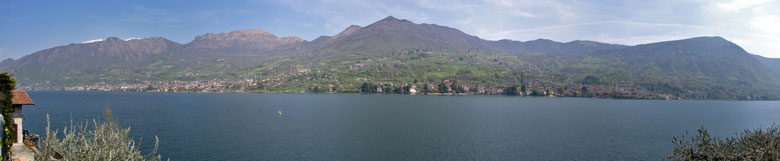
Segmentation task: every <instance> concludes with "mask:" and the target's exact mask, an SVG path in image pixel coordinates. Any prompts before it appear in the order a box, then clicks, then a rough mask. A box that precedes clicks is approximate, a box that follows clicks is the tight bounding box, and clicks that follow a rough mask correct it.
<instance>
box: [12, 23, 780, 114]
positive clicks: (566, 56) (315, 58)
mask: <svg viewBox="0 0 780 161" xmlns="http://www.w3.org/2000/svg"><path fill="white" fill-rule="evenodd" d="M0 68H2V69H8V70H10V71H12V73H13V75H14V77H16V79H17V82H18V86H19V87H21V88H24V89H32V90H63V89H67V88H69V87H77V86H95V85H104V86H109V85H116V84H145V85H148V86H149V87H150V88H155V86H162V85H163V84H170V83H166V82H172V81H209V80H212V81H214V80H220V81H222V82H223V83H221V84H222V85H225V87H223V88H226V89H240V90H244V91H261V92H262V91H266V92H268V91H270V92H275V91H314V89H315V88H316V89H317V91H319V90H320V89H327V91H336V92H349V91H353V92H354V91H360V90H361V89H360V88H361V87H360V85H361V84H363V83H366V82H370V83H374V84H379V85H383V86H387V85H388V84H390V86H398V85H397V84H414V85H416V86H417V87H418V88H421V87H428V86H429V85H432V84H433V85H435V84H441V83H442V82H445V83H446V84H450V85H452V84H462V85H468V87H471V88H472V89H476V88H497V89H501V88H506V87H511V86H521V85H522V86H529V88H531V87H533V89H539V90H546V89H556V88H559V87H560V88H564V89H566V90H568V89H569V88H572V89H575V88H576V89H578V91H573V92H574V93H576V92H583V91H582V90H579V89H581V88H582V87H591V89H592V90H591V91H594V90H596V89H599V90H601V92H609V91H613V93H615V92H626V93H634V94H639V93H642V92H647V93H650V95H652V94H656V95H653V96H661V95H663V96H671V97H675V98H685V99H778V98H780V83H779V82H780V59H776V58H765V57H761V56H757V55H753V54H750V53H748V52H746V51H745V50H743V49H742V48H741V47H740V46H738V45H736V44H734V43H732V42H730V41H728V40H726V39H724V38H721V37H695V38H689V39H683V40H674V41H664V42H657V43H649V44H641V45H633V46H630V45H619V44H609V43H601V42H596V41H586V40H577V41H571V42H556V41H552V40H546V39H537V40H532V41H514V40H499V41H490V40H484V39H481V38H479V37H476V36H472V35H469V34H466V33H464V32H462V31H460V30H458V29H455V28H450V27H446V26H440V25H436V24H424V23H423V24H417V23H414V22H411V21H409V20H404V19H397V18H394V17H392V16H390V17H387V18H384V19H382V20H379V21H377V22H374V23H372V24H370V25H367V26H365V27H361V26H357V25H352V26H349V27H347V28H346V29H345V30H344V31H342V32H340V33H338V34H336V35H333V36H321V37H318V38H316V39H314V40H312V41H306V40H303V39H301V38H298V37H277V36H275V35H273V34H271V33H268V32H264V31H260V30H254V29H245V30H238V31H231V32H228V33H215V34H214V33H208V34H204V35H199V36H196V37H195V38H194V40H192V41H191V42H189V43H186V44H180V43H177V42H173V41H170V40H167V39H165V38H162V37H151V38H143V39H129V40H122V39H119V38H116V37H109V38H106V39H103V40H100V41H92V42H85V43H73V44H69V45H64V46H57V47H53V48H49V49H45V50H41V51H38V52H35V53H32V54H30V55H26V56H23V57H21V58H19V59H18V60H13V59H6V60H3V61H1V62H0ZM239 80H244V81H243V82H241V81H239ZM247 80H251V81H247ZM155 82H156V83H155ZM453 82H457V83H453ZM448 89H454V86H453V88H450V87H448ZM529 91H530V90H529ZM591 95H593V93H591Z"/></svg>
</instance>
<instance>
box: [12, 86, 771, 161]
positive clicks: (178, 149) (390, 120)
mask: <svg viewBox="0 0 780 161" xmlns="http://www.w3.org/2000/svg"><path fill="white" fill-rule="evenodd" d="M29 95H30V96H31V97H32V99H33V100H34V101H35V103H36V104H37V107H25V109H24V117H25V122H24V125H25V128H26V129H29V130H30V131H32V132H33V133H38V134H44V128H45V123H46V114H47V113H48V114H49V115H50V117H51V119H52V127H53V128H59V129H62V127H64V126H65V125H67V124H69V120H70V119H71V118H72V119H73V120H76V121H79V120H87V119H92V118H97V117H103V114H102V111H103V110H104V109H105V104H106V101H109V102H110V106H111V109H112V110H113V114H114V118H116V119H118V120H119V121H120V123H121V124H122V125H124V126H131V127H132V135H133V136H134V137H135V138H136V139H139V138H143V140H144V143H143V147H142V148H144V149H146V150H148V149H150V147H151V145H152V143H153V140H154V136H158V137H159V138H160V149H159V154H161V155H163V157H167V158H171V159H172V160H195V161H197V160H662V159H664V157H665V156H667V155H668V154H669V153H670V152H671V149H672V146H673V144H672V143H671V140H672V137H673V136H680V135H681V134H683V132H684V131H686V130H688V131H691V132H695V130H696V129H698V128H700V127H702V126H704V127H706V128H707V129H708V130H710V132H711V133H712V134H714V135H715V136H731V135H733V134H734V133H736V132H740V131H742V130H744V129H748V128H759V127H767V126H770V125H772V124H773V123H780V102H777V101H755V102H754V101H650V100H603V99H586V98H533V97H502V96H466V97H463V96H409V95H361V94H188V93H119V92H29ZM279 110H281V111H282V112H283V115H281V116H280V115H278V113H277V112H278V111H279Z"/></svg>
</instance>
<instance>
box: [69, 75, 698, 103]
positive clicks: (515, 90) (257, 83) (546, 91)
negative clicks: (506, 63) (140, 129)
mask: <svg viewBox="0 0 780 161" xmlns="http://www.w3.org/2000/svg"><path fill="white" fill-rule="evenodd" d="M360 80H362V81H366V82H365V83H363V84H362V85H361V86H359V88H357V89H344V88H339V87H340V86H342V85H333V84H328V85H324V87H322V88H319V87H313V88H310V89H307V90H277V89H274V88H273V87H275V86H282V85H283V84H280V83H279V82H278V80H271V79H263V80H255V79H241V80H218V79H212V80H204V81H178V80H174V81H155V82H151V81H144V82H143V83H134V84H131V83H121V84H108V83H105V82H101V83H97V84H94V85H88V86H73V87H66V88H64V90H65V91H138V92H197V93H232V92H237V93H250V92H252V93H398V94H424V95H517V96H547V97H591V98H616V99H665V100H668V99H685V98H683V97H677V96H674V95H670V94H658V93H653V92H651V91H648V90H644V89H635V88H621V87H619V86H617V87H616V86H613V87H609V86H603V85H582V84H561V83H549V82H540V81H533V82H531V83H528V87H525V86H523V85H521V86H510V87H501V86H490V85H476V84H475V85H470V84H460V83H457V82H456V81H450V80H442V81H435V82H430V83H420V82H418V83H413V82H408V83H396V82H382V81H377V82H371V83H369V81H368V80H367V79H365V78H363V79H360Z"/></svg>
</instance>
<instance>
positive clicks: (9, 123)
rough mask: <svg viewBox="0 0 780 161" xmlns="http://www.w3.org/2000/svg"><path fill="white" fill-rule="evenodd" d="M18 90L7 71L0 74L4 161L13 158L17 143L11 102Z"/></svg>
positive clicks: (0, 110)
mask: <svg viewBox="0 0 780 161" xmlns="http://www.w3.org/2000/svg"><path fill="white" fill-rule="evenodd" d="M15 88H16V80H14V78H13V77H11V74H10V73H8V71H7V70H6V71H5V72H3V73H2V74H0V94H1V96H0V100H1V101H2V104H1V105H0V112H2V115H3V140H2V149H3V151H2V155H3V160H7V159H9V156H11V155H10V154H11V151H12V149H11V147H12V145H13V143H14V142H16V135H15V134H14V133H16V126H13V117H12V116H11V114H12V113H13V110H14V109H13V105H12V103H13V102H11V100H12V99H13V97H14V96H13V94H12V91H13V90H14V89H15Z"/></svg>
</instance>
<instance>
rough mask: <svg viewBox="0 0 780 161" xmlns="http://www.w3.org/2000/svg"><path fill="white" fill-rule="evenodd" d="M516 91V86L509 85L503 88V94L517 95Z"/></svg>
mask: <svg viewBox="0 0 780 161" xmlns="http://www.w3.org/2000/svg"><path fill="white" fill-rule="evenodd" d="M523 87H525V86H523ZM518 93H519V92H518V91H517V86H510V87H506V88H504V94H505V95H512V96H513V95H517V94H518Z"/></svg>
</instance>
